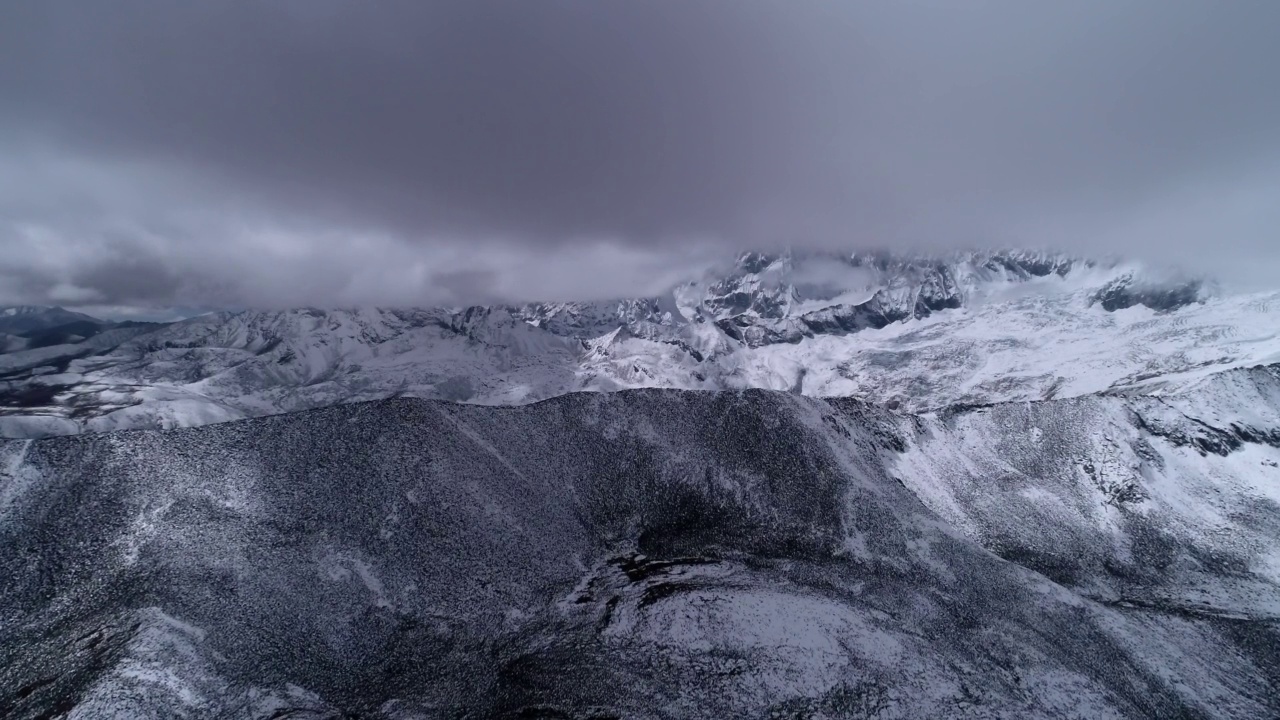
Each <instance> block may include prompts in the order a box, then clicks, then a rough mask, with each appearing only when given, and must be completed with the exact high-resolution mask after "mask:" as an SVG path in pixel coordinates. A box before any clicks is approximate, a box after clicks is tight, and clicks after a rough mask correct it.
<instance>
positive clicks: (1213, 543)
mask: <svg viewBox="0 0 1280 720" xmlns="http://www.w3.org/2000/svg"><path fill="white" fill-rule="evenodd" d="M64 313H66V311H62V310H58V309H43V308H22V309H17V308H15V309H12V312H10V311H8V310H0V332H4V333H6V334H7V336H9V337H13V338H18V340H15V341H13V342H14V343H15V349H13V350H11V351H9V352H6V353H4V354H0V368H2V370H0V372H3V375H2V376H0V383H3V385H2V386H0V387H2V388H3V389H2V390H0V392H2V393H3V394H0V404H2V406H3V412H4V415H3V416H0V430H3V433H4V435H7V436H9V438H11V439H8V440H0V573H3V575H2V576H3V577H4V579H5V582H3V583H0V629H2V630H3V632H0V716H2V717H6V718H9V717H12V718H21V719H23V720H36V719H42V720H51V719H52V718H68V719H69V720H80V719H82V718H250V719H252V720H284V719H286V718H288V719H290V720H337V719H338V718H377V719H382V720H422V719H426V718H429V719H431V720H436V719H445V718H448V719H450V720H455V719H456V720H461V719H463V718H503V719H507V718H510V719H513V720H514V719H515V718H544V719H551V718H556V719H560V720H565V719H569V720H606V719H614V720H619V719H621V718H642V719H654V720H658V719H662V720H668V719H676V718H730V717H732V718H761V719H762V720H763V719H766V718H768V719H770V720H773V719H781V718H787V719H791V718H803V719H806V720H825V719H831V718H858V719H863V718H879V719H881V720H888V719H890V718H894V719H899V718H924V717H945V718H972V719H975V720H976V719H979V718H1053V719H1058V718H1081V719H1084V718H1152V719H1154V718H1187V719H1191V718H1256V719H1258V720H1262V719H1269V718H1275V717H1280V340H1277V330H1280V322H1277V321H1280V293H1258V294H1249V295H1240V294H1232V293H1227V292H1224V291H1223V290H1222V289H1221V288H1219V287H1217V286H1215V285H1214V284H1213V283H1212V282H1209V281H1207V280H1204V279H1201V278H1196V277H1189V276H1183V275H1177V274H1170V273H1156V272H1153V271H1151V270H1149V269H1144V268H1142V267H1139V266H1136V265H1133V264H1128V263H1124V262H1118V261H1105V262H1104V261H1094V260H1087V259H1080V258H1073V257H1068V256H1064V255H1054V254H1046V253H1031V252H973V253H959V254H951V255H947V256H937V257H902V256H894V255H887V254H853V255H834V254H822V253H803V254H797V253H787V254H781V255H762V254H757V253H750V254H744V255H742V256H740V257H739V258H738V259H737V261H736V262H735V263H734V264H733V265H732V266H731V267H728V268H722V269H719V270H717V271H714V272H711V273H708V274H707V275H705V276H701V277H699V278H697V279H694V280H690V281H689V282H687V283H684V284H682V285H680V286H678V287H676V288H673V289H672V290H671V291H670V292H669V293H666V294H663V295H661V296H659V297H653V298H639V299H625V300H618V301H611V302H564V303H542V304H529V305H512V306H490V307H472V308H439V309H373V308H368V309H352V310H318V309H297V310H288V311H271V312H267V311H243V312H223V313H213V314H208V315H202V316H199V317H194V318H190V319H187V320H183V321H180V322H175V323H167V324H136V323H110V322H103V321H99V320H95V319H93V318H85V317H72V318H70V319H68V316H67V314H64ZM18 346H21V347H18ZM116 430H124V432H114V431H116Z"/></svg>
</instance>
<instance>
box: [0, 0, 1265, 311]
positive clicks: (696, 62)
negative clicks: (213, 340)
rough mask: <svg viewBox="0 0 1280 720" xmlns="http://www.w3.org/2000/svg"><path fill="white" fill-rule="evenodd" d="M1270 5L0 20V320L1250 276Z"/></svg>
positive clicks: (691, 7) (399, 1) (932, 5)
mask: <svg viewBox="0 0 1280 720" xmlns="http://www.w3.org/2000/svg"><path fill="white" fill-rule="evenodd" d="M1278 30H1280V5H1277V4H1276V3H1274V2H1270V1H1268V0H1235V1H1233V2H1230V3H1222V2H1213V1H1211V0H1176V1H1175V2H1168V1H1167V0H1082V1H1081V2H1074V3H1055V4H1048V3H1025V2H1016V1H1014V0H1007V1H1006V0H988V1H975V2H968V3H957V2H948V1H945V0H913V1H903V2H861V3H848V2H835V1H832V2H821V1H816V0H795V1H792V2H763V1H760V0H734V1H732V2H730V1H729V0H645V1H644V2H639V1H634V2H621V1H615V0H594V1H590V2H588V1H582V2H575V1H568V0H560V1H555V0H544V1H541V2H521V1H519V0H485V1H476V0H466V1H458V2H453V1H445V2H420V1H410V0H384V1H383V2H379V3H365V2H354V1H350V2H348V1H346V0H284V1H281V0H276V1H273V2H265V1H260V2H258V1H255V2H241V3H175V2H168V1H166V0H117V1H116V2H112V3H92V2H83V1H81V2H72V1H65V0H43V1H41V2H35V1H27V0H17V1H16V2H10V3H5V4H4V5H3V7H0V156H3V157H4V158H5V162H4V163H3V164H0V248H3V252H0V303H13V302H36V303H53V304H62V305H69V306H134V307H169V306H196V307H228V306H235V307H238V306H246V305H258V306H285V305H322V306H334V305H350V304H370V303H377V304H391V305H425V304H437V303H441V304H463V303H471V302H488V301H494V300H526V299H569V298H580V299H588V298H595V297H610V296H619V295H640V294H646V293H652V292H656V291H658V290H660V289H662V287H664V286H665V285H667V284H670V283H672V282H675V281H677V280H679V279H682V278H683V273H687V272H689V269H690V268H694V267H697V266H699V264H703V263H707V262H710V261H713V260H717V259H719V258H721V257H723V256H725V255H726V254H731V253H732V252H733V251H735V250H737V249H742V248H770V247H777V246H795V247H818V248H840V249H855V248H869V247H887V248H894V249H931V250H942V249H951V248H959V247H974V246H979V247H980V246H990V245H998V246H1028V247H1055V248H1060V249H1063V250H1067V251H1071V252H1079V253H1099V252H1106V253H1122V254H1126V255H1133V256H1136V257H1138V258H1141V259H1147V260H1151V261H1155V262H1169V263H1177V264H1179V265H1182V266H1183V267H1184V268H1186V269H1188V270H1191V271H1194V272H1206V273H1210V274H1214V275H1218V276H1220V277H1222V278H1223V279H1224V280H1228V281H1234V282H1237V283H1241V284H1246V285H1248V284H1255V285H1256V284H1261V285H1266V284H1272V285H1274V282H1272V280H1273V278H1275V277H1276V271H1277V270H1280V250H1278V249H1277V248H1280V238H1278V237H1277V234H1278V233H1277V228H1278V227H1280V202H1277V198H1280V83H1276V82H1275V78H1274V68H1275V67H1277V66H1280V44H1278V43H1276V42H1275V38H1276V35H1277V31H1278Z"/></svg>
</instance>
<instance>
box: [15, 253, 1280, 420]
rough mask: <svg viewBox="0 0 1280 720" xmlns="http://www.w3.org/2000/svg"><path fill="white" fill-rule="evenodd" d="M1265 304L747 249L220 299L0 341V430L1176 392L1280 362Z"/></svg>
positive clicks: (1113, 270)
mask: <svg viewBox="0 0 1280 720" xmlns="http://www.w3.org/2000/svg"><path fill="white" fill-rule="evenodd" d="M1278 299H1280V293H1271V294H1261V295H1247V296H1238V295H1222V294H1220V293H1216V292H1214V291H1213V290H1212V288H1210V287H1209V286H1207V285H1205V284H1204V283H1202V282H1201V281H1199V280H1194V279H1192V280H1188V279H1179V278H1168V277H1162V278H1156V277H1155V276H1153V275H1151V274H1150V273H1149V272H1146V271H1142V270H1141V269H1138V268H1134V267H1131V266H1128V265H1125V264H1121V263H1099V262H1093V261H1085V260H1080V259H1076V258H1070V257H1066V256H1056V255H1048V254H1041V253H1025V252H1006V253H962V254H955V255H948V256H945V257H933V258H921V257H908V258H904V257H895V256H891V255H885V254H854V255H833V254H788V255H781V256H764V255H759V254H747V255H743V256H742V257H741V258H739V260H738V261H737V263H736V264H735V265H734V266H733V267H732V268H728V269H725V270H723V271H717V272H714V273H711V274H709V275H707V276H706V277H703V278H701V279H698V280H696V281H692V282H689V283H686V284H684V285H681V286H679V287H677V288H675V289H673V290H672V292H670V293H669V294H666V295H663V296H662V297H657V298H642V299H630V300H619V301H615V302H594V303H558V304H536V305H528V306H522V307H476V308H469V309H434V310H429V309H428V310H422V309H416V310H415V309H365V310H327V311H322V310H313V309H301V310H290V311H279V312H258V311H245V312H236V313H217V314H212V315H207V316H202V317H198V318H193V319H191V320H187V321H184V322H180V323H174V324H169V325H164V326H158V327H128V328H116V329H112V330H110V331H107V332H101V333H98V334H96V335H95V336H93V337H91V338H88V339H87V340H84V341H82V342H78V343H71V344H61V345H56V346H51V347H41V348H31V349H25V350H20V351H16V352H9V353H6V354H0V436H8V437H40V436H44V435H50V434H66V433H75V432H80V431H83V430H90V431H99V430H112V429H122V428H158V427H175V426H188V425H199V424H204V423H208V422H216V421H221V420H228V419H235V418H241V417H251V416H257V415H264V414H270V413H277V412H287V411H292V410H299V409H305V408H313V407H322V406H325V405H330V404H334V403H338V402H350V401H358V400H370V399H377V398H384V397H390V396H413V397H425V398H440V399H447V400H458V401H464V402H472V403H480V404H496V405H507V404H519V403H524V402H531V401H536V400H540V399H544V398H548V397H553V396H556V395H559V394H563V393H567V392H574V391H581V390H597V391H608V390H619V389H626V388H640V387H666V388H689V389H741V388H765V389H775V390H790V391H792V392H797V393H800V394H803V395H811V396H820V397H859V398H863V399H866V400H870V401H874V402H882V403H890V404H893V405H895V406H898V407H902V408H904V409H912V410H926V409H931V408H941V407H945V406H948V405H952V404H956V403H969V404H972V403H991V402H1002V401H1009V400H1034V399H1043V398H1053V397H1074V396H1082V395H1087V394H1093V393H1099V392H1143V393H1150V392H1157V391H1158V392H1175V391H1177V390H1178V389H1179V388H1182V387H1185V386H1188V385H1190V384H1193V383H1195V382H1197V381H1199V380H1200V379H1201V378H1204V377H1207V376H1209V375H1212V374H1213V373H1216V372H1219V371H1223V370H1228V369H1231V368H1236V367H1250V366H1254V365H1261V364H1268V363H1272V362H1276V361H1277V360H1280V339H1278V338H1277V334H1276V328H1277V327H1280V301H1278Z"/></svg>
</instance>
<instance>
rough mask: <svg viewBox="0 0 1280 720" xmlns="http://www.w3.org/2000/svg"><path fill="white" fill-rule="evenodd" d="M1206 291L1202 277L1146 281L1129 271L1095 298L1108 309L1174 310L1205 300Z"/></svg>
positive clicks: (1094, 300) (1097, 293)
mask: <svg viewBox="0 0 1280 720" xmlns="http://www.w3.org/2000/svg"><path fill="white" fill-rule="evenodd" d="M1202 292H1203V283H1202V282H1201V281H1200V280H1181V281H1173V282H1161V283H1143V282H1141V281H1138V280H1136V279H1135V278H1134V277H1133V275H1132V274H1128V275H1123V276H1121V277H1118V278H1116V279H1115V280H1112V281H1111V282H1109V283H1107V284H1106V285H1104V286H1103V287H1102V288H1100V289H1099V290H1098V292H1096V293H1095V294H1094V295H1093V297H1092V298H1091V300H1092V301H1093V302H1096V303H1098V304H1100V305H1101V306H1102V309H1103V310H1106V311H1107V312H1115V311H1116V310H1123V309H1125V308H1131V307H1133V306H1135V305H1142V306H1143V307H1148V308H1151V309H1152V310H1155V311H1157V312H1170V311H1173V310H1177V309H1178V308H1181V307H1186V306H1187V305H1190V304H1192V303H1195V302H1203V299H1202V297H1201V294H1202Z"/></svg>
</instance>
